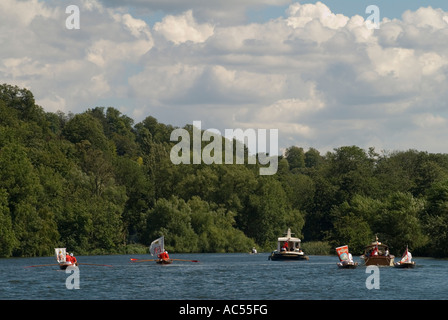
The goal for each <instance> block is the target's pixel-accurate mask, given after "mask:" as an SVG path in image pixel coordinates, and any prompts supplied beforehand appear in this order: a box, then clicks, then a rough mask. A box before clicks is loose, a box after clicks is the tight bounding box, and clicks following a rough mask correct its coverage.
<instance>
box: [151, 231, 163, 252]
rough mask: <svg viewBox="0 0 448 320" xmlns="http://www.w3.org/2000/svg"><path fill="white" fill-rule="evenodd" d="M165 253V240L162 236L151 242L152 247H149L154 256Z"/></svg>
mask: <svg viewBox="0 0 448 320" xmlns="http://www.w3.org/2000/svg"><path fill="white" fill-rule="evenodd" d="M163 251H165V239H164V237H163V236H162V237H160V238H158V239H156V240H154V241H153V242H151V245H150V246H149V253H151V255H152V256H157V255H159V254H160V253H162V252H163Z"/></svg>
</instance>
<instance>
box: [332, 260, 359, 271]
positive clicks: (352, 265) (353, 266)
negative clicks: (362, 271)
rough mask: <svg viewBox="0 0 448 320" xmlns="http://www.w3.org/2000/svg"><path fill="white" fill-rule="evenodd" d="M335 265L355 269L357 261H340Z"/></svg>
mask: <svg viewBox="0 0 448 320" xmlns="http://www.w3.org/2000/svg"><path fill="white" fill-rule="evenodd" d="M337 266H338V268H340V269H356V268H357V267H358V262H353V261H352V262H348V261H347V262H346V261H341V262H338V263H337Z"/></svg>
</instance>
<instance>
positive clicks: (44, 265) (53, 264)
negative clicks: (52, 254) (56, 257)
mask: <svg viewBox="0 0 448 320" xmlns="http://www.w3.org/2000/svg"><path fill="white" fill-rule="evenodd" d="M58 265H59V263H52V264H38V265H35V266H27V267H24V268H36V267H48V266H58Z"/></svg>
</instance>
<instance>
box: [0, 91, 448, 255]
mask: <svg viewBox="0 0 448 320" xmlns="http://www.w3.org/2000/svg"><path fill="white" fill-rule="evenodd" d="M184 128H185V129H186V130H187V131H188V132H190V133H191V132H192V130H193V129H192V126H191V124H186V125H185V127H184ZM173 129H174V127H172V126H171V125H165V124H162V123H159V122H158V121H157V119H155V118H154V117H152V116H148V117H147V118H146V119H144V120H143V121H142V122H140V123H137V124H134V121H133V120H132V119H131V118H129V117H127V116H126V115H123V114H121V113H120V112H119V111H118V110H116V109H114V108H112V107H108V108H104V107H95V108H93V109H88V110H87V111H85V112H83V113H80V114H76V115H74V114H68V115H65V114H64V113H62V112H57V113H51V112H47V113H46V112H44V111H43V108H41V107H40V106H37V105H36V104H35V101H34V97H33V94H32V93H31V92H30V91H29V90H27V89H21V88H18V87H17V86H11V85H7V84H3V85H0V256H1V257H10V256H41V255H51V254H52V252H53V248H54V247H59V246H64V247H67V248H68V250H69V251H75V252H76V254H78V255H79V254H98V253H126V252H131V251H135V250H136V249H135V248H139V250H141V247H142V246H145V247H147V246H148V245H149V244H150V243H151V241H152V240H154V239H155V238H157V237H159V236H161V235H164V236H165V240H166V246H167V248H168V250H170V251H171V252H248V251H249V250H250V249H251V248H252V247H253V246H256V247H258V249H259V251H260V249H261V250H266V251H270V250H272V249H274V248H275V247H276V239H277V237H278V236H281V235H283V233H284V232H286V230H287V228H291V230H292V232H293V233H294V234H295V235H296V236H298V237H301V238H302V239H303V244H304V247H305V248H306V244H308V245H309V247H308V248H309V249H310V250H311V251H312V252H318V253H319V254H325V253H329V252H330V253H334V247H336V246H340V245H344V244H348V245H349V246H350V249H351V251H352V252H353V253H354V254H361V253H362V250H363V248H364V246H365V245H366V244H368V243H370V242H371V241H373V240H374V238H375V236H376V235H378V237H379V238H380V240H381V241H383V242H385V243H388V244H389V245H390V248H391V251H392V253H393V254H395V255H400V254H401V253H402V252H403V250H404V249H405V247H406V246H409V248H410V249H411V250H412V251H413V253H414V254H418V255H431V256H437V257H448V236H447V234H448V155H445V154H428V153H426V152H420V151H415V150H408V151H395V152H392V153H383V154H378V153H376V152H375V150H374V149H373V148H370V149H369V150H363V149H361V148H359V147H356V146H343V147H339V148H336V149H334V150H333V152H328V153H327V154H325V155H321V154H320V153H319V151H317V150H316V149H313V148H310V149H309V150H304V149H303V148H301V147H298V146H291V147H289V148H288V149H287V150H286V152H285V157H279V162H278V172H277V174H275V175H272V176H260V175H259V171H258V169H259V166H258V165H253V164H248V163H247V162H246V163H245V164H211V165H207V164H205V163H201V164H194V165H193V164H191V165H189V164H179V165H174V164H173V163H172V162H171V159H170V151H171V148H172V147H173V146H174V145H175V144H176V143H177V141H170V134H171V132H172V131H173ZM209 143H210V142H208V141H202V146H203V147H204V146H207V145H208V144H209ZM234 148H236V146H234ZM245 152H246V154H247V149H246V150H245ZM234 154H235V152H234ZM330 246H331V247H330Z"/></svg>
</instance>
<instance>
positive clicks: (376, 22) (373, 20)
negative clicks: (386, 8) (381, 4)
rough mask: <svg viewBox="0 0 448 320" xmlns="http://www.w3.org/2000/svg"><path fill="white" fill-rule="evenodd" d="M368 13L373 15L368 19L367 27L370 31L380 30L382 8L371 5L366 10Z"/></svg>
mask: <svg viewBox="0 0 448 320" xmlns="http://www.w3.org/2000/svg"><path fill="white" fill-rule="evenodd" d="M366 13H372V14H371V15H370V16H368V17H367V19H366V26H367V28H368V29H369V30H372V29H379V28H380V8H378V6H376V5H370V6H368V7H367V8H366Z"/></svg>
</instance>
